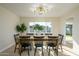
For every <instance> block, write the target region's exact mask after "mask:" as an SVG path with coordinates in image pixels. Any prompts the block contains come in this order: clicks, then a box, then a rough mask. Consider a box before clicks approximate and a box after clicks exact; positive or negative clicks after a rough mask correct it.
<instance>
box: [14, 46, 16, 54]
mask: <svg viewBox="0 0 79 59" xmlns="http://www.w3.org/2000/svg"><path fill="white" fill-rule="evenodd" d="M15 52H16V45H15V48H14V53H15Z"/></svg>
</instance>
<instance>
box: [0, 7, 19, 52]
mask: <svg viewBox="0 0 79 59" xmlns="http://www.w3.org/2000/svg"><path fill="white" fill-rule="evenodd" d="M18 22H19V17H17V16H16V15H15V14H14V13H12V12H10V11H9V10H7V9H5V8H3V7H0V52H1V51H3V50H4V49H6V48H8V47H9V46H11V45H12V44H14V37H13V34H14V33H15V26H16V24H17V23H18Z"/></svg>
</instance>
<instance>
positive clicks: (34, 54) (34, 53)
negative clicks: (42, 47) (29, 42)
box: [34, 47, 37, 56]
mask: <svg viewBox="0 0 79 59" xmlns="http://www.w3.org/2000/svg"><path fill="white" fill-rule="evenodd" d="M36 50H37V47H35V51H34V56H35V55H36Z"/></svg>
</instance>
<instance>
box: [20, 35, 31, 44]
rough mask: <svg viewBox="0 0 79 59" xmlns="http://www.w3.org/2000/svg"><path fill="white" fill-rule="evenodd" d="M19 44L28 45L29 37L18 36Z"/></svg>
mask: <svg viewBox="0 0 79 59" xmlns="http://www.w3.org/2000/svg"><path fill="white" fill-rule="evenodd" d="M19 38H20V44H23V43H30V36H20V37H19Z"/></svg>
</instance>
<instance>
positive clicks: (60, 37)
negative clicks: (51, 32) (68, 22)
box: [58, 34, 64, 52]
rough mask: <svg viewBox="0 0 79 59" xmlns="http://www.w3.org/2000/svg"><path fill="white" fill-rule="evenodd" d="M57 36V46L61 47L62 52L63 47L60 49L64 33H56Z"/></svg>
mask: <svg viewBox="0 0 79 59" xmlns="http://www.w3.org/2000/svg"><path fill="white" fill-rule="evenodd" d="M58 37H59V41H58V45H59V47H60V48H61V51H62V52H63V49H62V45H63V44H62V42H63V37H64V35H62V34H58Z"/></svg>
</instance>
